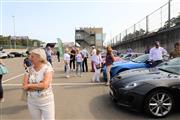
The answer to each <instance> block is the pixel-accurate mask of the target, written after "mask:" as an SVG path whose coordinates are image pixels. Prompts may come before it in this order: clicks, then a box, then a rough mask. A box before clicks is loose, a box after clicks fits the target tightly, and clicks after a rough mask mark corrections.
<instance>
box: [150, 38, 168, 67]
mask: <svg viewBox="0 0 180 120" xmlns="http://www.w3.org/2000/svg"><path fill="white" fill-rule="evenodd" d="M154 45H155V46H154V47H153V48H151V49H150V51H149V59H150V61H151V64H150V65H151V67H155V66H157V65H158V64H160V63H162V62H163V55H166V54H167V51H166V50H165V49H164V48H163V47H160V43H159V41H155V43H154Z"/></svg>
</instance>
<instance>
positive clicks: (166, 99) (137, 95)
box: [110, 58, 180, 118]
mask: <svg viewBox="0 0 180 120" xmlns="http://www.w3.org/2000/svg"><path fill="white" fill-rule="evenodd" d="M110 95H111V97H112V99H113V100H114V101H116V102H117V103H118V104H119V105H121V106H125V107H128V108H131V109H133V110H142V111H144V112H146V113H147V114H148V115H151V116H153V117H158V118H161V117H165V116H167V115H168V114H169V113H170V112H171V111H172V110H173V108H174V106H175V105H178V102H179V100H180V58H175V59H173V60H170V61H169V62H168V63H166V64H164V65H162V66H159V67H158V69H156V70H155V71H150V70H149V69H136V70H128V71H125V72H122V73H120V74H119V75H118V76H115V77H114V78H112V79H111V82H110Z"/></svg>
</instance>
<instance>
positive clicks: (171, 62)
mask: <svg viewBox="0 0 180 120" xmlns="http://www.w3.org/2000/svg"><path fill="white" fill-rule="evenodd" d="M163 65H180V57H177V58H174V59H171V60H169V61H168V62H163V63H161V64H159V65H158V66H163Z"/></svg>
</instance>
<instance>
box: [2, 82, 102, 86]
mask: <svg viewBox="0 0 180 120" xmlns="http://www.w3.org/2000/svg"><path fill="white" fill-rule="evenodd" d="M104 84H105V83H104V82H101V83H53V84H52V85H53V86H76V85H104ZM21 85H22V84H3V86H21Z"/></svg>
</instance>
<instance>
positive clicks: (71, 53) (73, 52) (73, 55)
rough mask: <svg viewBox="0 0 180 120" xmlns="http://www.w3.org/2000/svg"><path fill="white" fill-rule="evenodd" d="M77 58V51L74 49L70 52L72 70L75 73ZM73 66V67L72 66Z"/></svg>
mask: <svg viewBox="0 0 180 120" xmlns="http://www.w3.org/2000/svg"><path fill="white" fill-rule="evenodd" d="M75 57H76V50H75V48H74V47H73V48H72V49H71V52H70V69H71V70H72V69H73V70H74V71H75V61H76V60H75ZM72 65H73V66H72Z"/></svg>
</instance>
